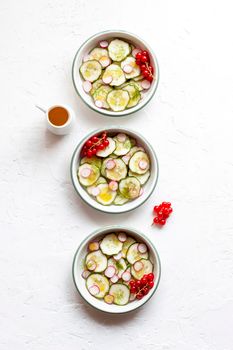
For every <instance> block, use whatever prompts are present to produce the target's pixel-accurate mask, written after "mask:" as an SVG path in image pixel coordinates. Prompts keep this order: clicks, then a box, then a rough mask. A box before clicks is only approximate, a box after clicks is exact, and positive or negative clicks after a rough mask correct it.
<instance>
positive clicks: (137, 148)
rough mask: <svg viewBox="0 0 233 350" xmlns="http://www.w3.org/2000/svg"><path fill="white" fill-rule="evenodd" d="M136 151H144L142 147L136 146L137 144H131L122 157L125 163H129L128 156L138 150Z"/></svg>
mask: <svg viewBox="0 0 233 350" xmlns="http://www.w3.org/2000/svg"><path fill="white" fill-rule="evenodd" d="M138 151H142V152H144V148H142V147H138V146H133V147H132V148H131V150H130V151H129V152H128V153H127V154H126V155H125V156H124V157H122V159H123V161H124V162H125V164H127V165H128V164H129V161H130V158H131V157H132V156H133V155H134V153H136V152H138Z"/></svg>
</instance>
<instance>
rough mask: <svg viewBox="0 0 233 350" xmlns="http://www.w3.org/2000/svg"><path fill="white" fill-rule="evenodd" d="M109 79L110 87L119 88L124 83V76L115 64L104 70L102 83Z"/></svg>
mask: <svg viewBox="0 0 233 350" xmlns="http://www.w3.org/2000/svg"><path fill="white" fill-rule="evenodd" d="M109 77H111V78H112V81H111V82H110V85H111V86H119V85H121V84H123V83H124V82H125V74H124V72H123V70H122V69H121V67H120V66H118V65H117V64H110V66H108V67H107V68H106V69H105V71H104V74H103V77H102V79H103V81H105V80H106V79H107V78H109Z"/></svg>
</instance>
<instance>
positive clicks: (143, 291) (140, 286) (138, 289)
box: [129, 273, 155, 300]
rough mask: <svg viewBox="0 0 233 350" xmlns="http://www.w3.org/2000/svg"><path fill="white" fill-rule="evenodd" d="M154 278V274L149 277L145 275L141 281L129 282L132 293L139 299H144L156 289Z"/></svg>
mask: <svg viewBox="0 0 233 350" xmlns="http://www.w3.org/2000/svg"><path fill="white" fill-rule="evenodd" d="M154 278H155V276H154V274H153V273H149V274H148V275H144V276H143V277H142V278H141V279H140V280H131V281H130V282H129V286H130V293H131V294H135V296H136V298H137V299H139V300H140V299H142V298H143V297H144V295H147V294H148V293H149V290H150V289H151V288H153V287H154Z"/></svg>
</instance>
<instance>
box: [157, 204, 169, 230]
mask: <svg viewBox="0 0 233 350" xmlns="http://www.w3.org/2000/svg"><path fill="white" fill-rule="evenodd" d="M172 211H173V210H172V207H171V203H169V202H163V203H162V204H160V205H156V206H155V207H154V213H155V214H156V216H155V217H154V220H153V224H157V225H162V226H163V225H165V224H166V221H167V218H168V217H169V216H170V214H171V213H172Z"/></svg>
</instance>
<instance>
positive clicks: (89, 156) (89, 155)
mask: <svg viewBox="0 0 233 350" xmlns="http://www.w3.org/2000/svg"><path fill="white" fill-rule="evenodd" d="M92 155H93V153H92V150H91V149H89V150H88V151H87V158H91V157H92Z"/></svg>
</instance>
